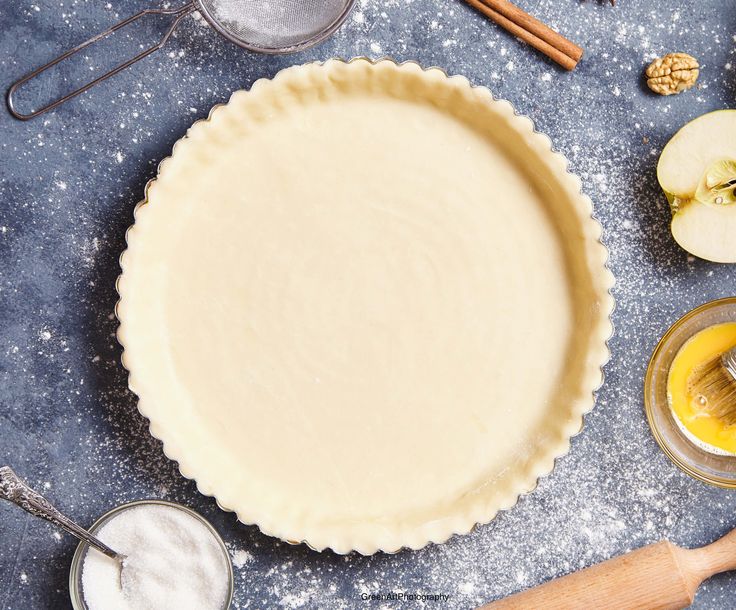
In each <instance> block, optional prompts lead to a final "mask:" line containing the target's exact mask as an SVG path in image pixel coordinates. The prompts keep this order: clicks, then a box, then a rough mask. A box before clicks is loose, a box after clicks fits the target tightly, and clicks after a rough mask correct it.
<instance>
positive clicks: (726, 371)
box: [687, 346, 736, 425]
mask: <svg viewBox="0 0 736 610" xmlns="http://www.w3.org/2000/svg"><path fill="white" fill-rule="evenodd" d="M687 385H688V391H689V392H690V395H691V396H696V397H697V400H698V402H699V403H700V404H701V406H702V407H703V409H704V410H705V411H707V412H708V413H710V414H711V415H713V416H715V417H717V418H718V419H720V420H721V421H723V422H724V423H726V424H728V425H732V424H736V346H734V347H732V348H731V349H730V350H728V351H727V352H725V353H723V354H721V355H720V356H718V357H716V358H713V359H712V360H709V361H708V362H706V363H705V364H703V365H702V366H699V367H697V368H696V369H695V370H693V372H692V373H691V374H690V378H689V379H688V381H687Z"/></svg>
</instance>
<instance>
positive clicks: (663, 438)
mask: <svg viewBox="0 0 736 610" xmlns="http://www.w3.org/2000/svg"><path fill="white" fill-rule="evenodd" d="M724 322H736V297H728V298H725V299H718V300H716V301H711V302H709V303H706V304H705V305H701V306H700V307H697V308H696V309H693V310H692V311H691V312H690V313H688V314H685V315H684V316H683V317H682V318H680V319H679V320H678V321H677V322H675V323H674V324H673V325H672V327H671V328H670V329H669V330H668V331H667V332H666V333H665V334H664V336H663V337H662V339H661V340H660V341H659V343H658V344H657V347H656V348H655V349H654V353H653V354H652V358H651V360H650V361H649V367H648V368H647V374H646V378H645V381H644V404H645V407H646V412H647V419H648V420H649V426H650V427H651V429H652V433H653V434H654V438H655V439H656V440H657V442H658V443H659V446H660V447H662V449H663V450H664V452H665V453H666V454H667V456H668V457H669V458H670V459H671V460H672V461H673V462H674V463H675V465H676V466H677V467H679V468H680V469H682V470H683V471H684V472H686V473H687V474H689V475H690V476H693V477H695V478H696V479H700V480H701V481H705V482H706V483H710V484H711V485H717V486H719V487H728V488H736V456H733V455H718V454H715V453H711V452H710V451H706V450H705V449H704V448H702V447H699V446H698V445H696V444H695V443H693V442H692V441H691V440H690V439H689V438H688V437H687V436H686V435H685V433H684V432H683V431H682V430H681V428H680V425H679V422H678V421H676V417H677V416H676V415H675V414H674V413H673V412H672V409H671V408H670V405H669V401H668V400H667V377H668V376H669V372H670V366H671V364H672V361H673V359H674V358H675V356H676V355H677V352H678V351H679V350H680V348H681V347H682V346H683V344H684V343H685V342H686V341H687V340H688V339H690V337H692V336H693V335H694V334H696V333H697V332H699V331H701V330H703V329H704V328H708V327H709V326H713V325H714V324H721V323H724Z"/></svg>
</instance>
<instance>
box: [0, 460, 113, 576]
mask: <svg viewBox="0 0 736 610" xmlns="http://www.w3.org/2000/svg"><path fill="white" fill-rule="evenodd" d="M0 499H1V500H9V501H10V502H12V503H13V504H17V505H18V506H20V507H21V508H22V509H23V510H25V511H27V512H29V513H31V514H32V515H33V516H34V517H41V518H42V519H46V521H49V522H51V523H53V524H54V525H56V526H58V527H60V528H62V529H64V530H66V531H67V532H69V533H70V534H72V535H73V536H76V537H77V538H79V539H80V540H83V541H84V542H86V543H88V544H90V545H91V546H93V547H94V548H96V549H97V550H98V551H100V552H102V553H104V554H105V555H107V556H108V557H111V558H112V559H114V560H115V561H117V562H119V563H120V564H122V562H123V560H124V559H125V555H122V554H120V553H116V552H115V551H113V550H112V549H111V548H110V547H109V546H107V545H106V544H105V543H104V542H102V541H100V540H98V539H97V538H95V537H94V536H93V535H92V534H90V533H89V532H88V531H87V530H86V529H84V528H83V527H80V526H79V525H77V524H76V523H74V521H72V520H71V519H70V518H69V517H67V516H66V515H63V514H61V513H60V512H59V511H58V510H57V509H56V508H54V506H53V505H52V504H51V502H49V501H48V500H47V499H46V498H44V497H43V496H42V495H41V494H40V493H38V492H37V491H34V490H33V489H31V488H30V487H28V485H26V484H25V483H24V482H23V481H22V480H21V478H20V477H19V476H18V475H17V474H15V473H14V472H13V469H12V468H10V467H9V466H2V467H0Z"/></svg>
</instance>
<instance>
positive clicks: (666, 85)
mask: <svg viewBox="0 0 736 610" xmlns="http://www.w3.org/2000/svg"><path fill="white" fill-rule="evenodd" d="M699 68H700V66H699V65H698V60H697V59H695V58H694V57H692V56H690V55H688V54H687V53H670V54H669V55H665V56H664V57H660V58H659V59H655V60H654V61H653V62H652V63H651V64H650V65H649V67H648V68H647V72H646V74H647V85H648V86H649V88H650V89H651V90H652V91H654V92H655V93H659V94H660V95H672V94H674V93H680V92H682V91H686V90H687V89H690V87H692V86H693V85H694V84H695V81H696V80H698V74H699V73H700V70H699Z"/></svg>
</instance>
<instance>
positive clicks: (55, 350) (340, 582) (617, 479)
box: [0, 0, 736, 610]
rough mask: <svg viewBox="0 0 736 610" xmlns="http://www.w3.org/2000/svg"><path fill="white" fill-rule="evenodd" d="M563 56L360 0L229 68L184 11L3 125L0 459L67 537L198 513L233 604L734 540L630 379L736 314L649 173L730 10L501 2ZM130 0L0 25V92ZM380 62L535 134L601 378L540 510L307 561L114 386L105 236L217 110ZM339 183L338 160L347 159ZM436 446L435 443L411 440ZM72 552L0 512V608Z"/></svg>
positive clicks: (293, 602) (525, 575)
mask: <svg viewBox="0 0 736 610" xmlns="http://www.w3.org/2000/svg"><path fill="white" fill-rule="evenodd" d="M518 4H519V5H520V6H521V7H523V8H525V9H526V10H528V11H530V12H532V13H533V14H535V15H536V16H537V17H539V18H540V19H541V20H543V21H545V22H546V23H548V24H550V25H551V26H553V27H555V28H557V29H559V30H560V31H562V32H563V33H565V34H566V35H567V36H569V37H570V38H571V39H573V40H575V41H576V42H578V43H579V44H580V45H581V46H583V47H584V48H585V51H586V54H585V58H584V60H583V62H582V63H581V64H580V66H579V67H578V68H577V69H576V70H575V71H574V72H572V73H566V72H564V71H562V70H560V69H558V68H557V67H556V66H555V65H553V64H552V63H550V62H549V61H547V60H546V59H545V58H543V57H541V56H540V55H539V54H537V53H536V52H535V51H533V50H532V49H531V48H529V47H528V46H526V45H524V44H523V43H521V42H519V41H518V40H516V39H514V38H513V37H511V36H509V35H508V34H507V33H505V32H504V31H502V30H500V29H499V28H498V27H497V26H496V25H495V24H492V23H490V22H488V21H487V20H485V19H484V18H483V17H482V16H480V15H479V14H478V13H476V12H475V11H473V10H472V9H471V8H469V7H468V6H466V5H465V4H464V3H462V2H460V1H459V0H423V1H419V0H413V1H412V0H386V1H383V2H379V1H377V0H360V1H359V2H358V3H357V4H356V7H355V9H354V11H353V13H352V14H351V16H350V17H349V18H348V20H347V22H346V24H345V26H344V27H343V28H341V29H340V30H339V31H338V33H337V34H336V35H335V36H333V37H332V38H331V39H330V40H329V41H327V42H325V43H324V44H322V45H320V46H318V47H316V48H314V49H311V50H309V51H307V52H303V53H299V54H296V55H291V56H265V55H256V54H253V53H250V52H246V51H244V50H242V49H240V48H238V47H237V46H235V45H233V44H232V43H230V42H228V41H227V40H225V39H223V38H222V37H221V36H220V35H218V34H217V33H216V32H215V31H214V30H213V29H212V28H210V27H209V26H208V25H207V24H206V23H205V22H204V21H203V20H202V19H197V18H196V16H189V17H187V18H186V19H184V20H183V22H182V23H181V25H180V26H179V28H178V29H177V31H176V33H175V35H174V36H173V37H172V38H171V39H170V40H169V41H168V43H167V44H166V46H165V47H164V48H163V49H162V50H161V51H159V52H157V53H155V54H153V55H152V56H150V57H149V58H147V59H145V60H143V61H142V62H140V63H139V64H137V65H135V66H133V67H132V68H130V69H128V70H127V71H126V72H124V73H122V74H120V75H118V76H116V77H115V78H113V79H112V80H110V81H108V82H106V83H104V84H102V85H100V86H98V87H96V88H95V89H93V90H92V91H91V92H89V93H87V94H84V95H83V96H81V97H79V98H77V99H75V100H73V101H71V102H69V103H68V104H66V105H65V106H63V107H61V108H59V109H57V110H56V111H55V112H52V113H49V114H47V115H44V116H43V117H40V118H37V119H35V120H33V121H30V122H26V123H22V122H19V121H16V120H14V119H12V118H11V117H10V115H9V114H8V113H7V112H5V111H4V110H3V111H0V464H5V463H7V464H10V465H12V466H13V467H14V468H15V469H16V470H17V471H18V472H19V473H20V474H21V475H22V476H24V477H25V478H26V479H27V480H28V482H29V483H30V484H31V485H33V486H35V487H37V488H38V489H40V490H42V491H43V492H44V493H46V494H47V495H48V496H49V497H50V498H51V499H52V500H53V501H54V502H55V503H56V504H57V505H58V506H59V507H62V508H63V509H64V510H65V511H67V512H68V513H69V514H70V515H72V516H73V517H75V518H76V519H77V520H79V521H80V522H81V523H83V524H90V523H92V522H93V521H94V520H95V519H96V518H97V517H98V516H99V515H100V514H102V513H103V512H105V511H107V510H108V509H110V508H112V507H113V506H115V505H117V504H119V503H121V502H125V501H128V500H134V499H139V498H146V497H157V498H167V499H171V500H175V501H179V502H182V503H184V504H186V505H188V506H191V507H193V508H195V509H196V510H198V511H200V512H201V513H202V514H204V515H205V516H206V517H207V518H208V519H210V520H211V521H212V522H213V524H214V525H215V526H216V527H217V529H218V530H219V531H220V532H221V533H222V535H223V537H224V538H225V540H226V541H227V544H228V546H229V548H230V550H231V552H232V554H233V557H234V559H235V564H236V567H235V573H236V589H237V590H236V594H235V600H234V603H233V607H234V608H326V609H337V608H362V607H371V608H379V607H381V608H399V607H417V608H423V607H441V606H442V607H448V608H470V607H473V606H475V605H477V604H479V603H481V602H485V601H489V600H491V599H494V598H497V597H500V596H503V595H507V594H509V593H512V592H514V591H517V590H520V589H522V588H525V587H528V586H532V585H535V584H538V583H540V582H542V581H544V580H546V579H549V578H551V577H554V576H558V575H560V574H563V573H566V572H568V571H571V570H575V569H578V568H581V567H584V566H586V565H589V564H591V563H594V562H598V561H601V560H603V559H606V558H608V557H610V556H612V555H614V554H617V553H621V552H624V551H627V550H630V549H633V548H636V547H639V546H641V545H644V544H647V543H649V542H653V541H656V540H658V539H660V538H663V537H667V538H669V539H670V540H672V541H674V542H676V543H678V544H681V545H685V546H698V545H702V544H705V543H707V542H710V541H711V540H713V539H715V538H716V537H718V536H720V535H722V534H724V533H725V532H726V531H728V530H729V529H730V528H731V527H733V526H735V525H736V496H734V493H733V492H732V491H728V490H723V489H717V488H715V487H709V486H707V485H705V484H703V483H700V482H698V481H696V480H693V479H691V478H689V477H688V476H687V475H685V474H683V473H682V472H680V471H679V470H678V469H677V468H675V467H674V466H673V465H672V464H671V463H670V462H669V461H668V459H667V458H666V457H665V456H664V454H663V453H662V452H661V451H660V450H659V448H658V446H657V445H656V443H655V441H654V439H653V438H652V435H651V434H650V432H649V429H648V427H647V424H646V420H645V416H644V409H643V403H642V383H643V381H642V380H643V375H644V370H645V367H646V363H647V360H648V358H649V355H650V353H651V351H652V349H653V347H654V346H655V344H656V342H657V340H658V339H659V337H660V336H661V335H662V333H663V332H664V331H665V330H666V329H667V327H668V326H669V325H670V324H671V323H672V322H674V321H675V320H676V319H677V318H678V317H679V316H681V315H682V314H684V313H685V312H687V311H688V310H689V309H691V308H693V307H694V306H696V305H699V304H701V303H703V302H705V301H707V300H709V299H712V298H716V297H722V296H728V295H733V294H734V293H736V268H734V267H729V266H727V265H716V264H712V263H707V262H704V261H700V260H696V259H693V258H691V257H688V255H687V254H686V253H685V252H684V251H682V250H681V249H680V248H678V247H677V245H676V244H675V243H674V242H673V240H672V238H671V236H670V234H669V231H668V221H669V212H668V209H667V205H666V202H665V199H664V197H663V196H662V194H661V193H660V191H659V189H658V187H657V184H656V177H655V166H656V161H657V157H658V154H659V152H660V151H661V149H662V147H663V145H664V144H665V143H666V141H667V140H668V139H669V138H670V137H671V135H672V134H673V133H674V132H675V131H676V130H677V129H678V128H679V127H680V126H681V125H683V124H684V123H685V122H687V121H688V120H690V119H692V118H694V117H696V116H698V115H700V114H702V113H704V112H707V111H710V110H715V109H720V108H727V107H734V103H735V100H734V98H735V96H736V68H735V67H734V66H736V4H735V3H733V2H723V0H682V1H680V2H668V3H663V2H661V1H657V0H640V1H638V2H634V1H632V0H619V2H618V3H617V5H616V6H615V7H613V6H610V4H609V3H608V2H599V1H594V0H587V1H581V0H534V1H532V0H518ZM152 6H155V3H153V2H146V1H144V0H117V1H115V2H109V3H106V2H105V0H13V1H12V2H11V1H5V2H3V3H2V4H0V23H2V28H1V31H0V86H2V87H3V88H5V87H7V86H8V85H10V83H11V82H12V81H14V80H15V79H17V78H19V77H21V76H22V75H24V74H25V73H27V72H28V71H29V70H31V69H33V68H35V67H37V66H39V65H41V64H42V63H44V62H46V61H48V60H49V59H51V58H52V57H54V56H55V55H56V54H58V53H59V52H61V51H63V50H65V49H67V48H68V47H70V46H72V45H75V44H77V43H79V42H80V41H82V40H84V39H85V38H87V37H89V36H90V35H92V34H93V33H95V32H97V31H99V30H101V29H104V28H106V27H107V26H109V25H111V24H112V23H114V22H115V21H117V20H118V19H120V18H123V17H127V16H128V15H131V14H133V13H134V12H136V11H138V10H141V9H143V8H149V7H152ZM164 29H165V24H164V23H163V22H162V21H160V20H156V19H150V20H148V21H147V22H146V23H145V24H143V25H142V26H141V27H136V28H133V29H132V30H131V31H129V32H128V31H125V32H123V33H122V34H119V35H116V36H115V37H114V39H113V40H111V41H108V42H105V43H102V44H101V45H100V46H99V47H95V48H90V49H88V50H86V51H85V52H84V54H83V57H81V58H80V60H79V61H74V62H69V63H68V64H66V63H65V64H62V65H60V66H59V67H58V69H56V70H55V71H54V72H53V73H52V74H49V75H48V76H47V77H44V78H43V80H42V81H41V82H39V83H38V84H34V85H33V86H29V87H28V89H26V90H25V91H24V94H23V96H22V98H23V102H24V104H26V105H24V108H28V104H32V103H34V101H39V100H42V99H51V98H52V97H53V96H54V94H55V93H58V92H61V91H63V90H68V89H69V88H71V87H72V86H73V85H74V83H77V82H80V81H79V79H80V78H81V77H85V76H89V75H92V74H94V73H95V70H101V69H102V68H104V67H109V66H111V65H112V64H113V63H114V62H115V61H116V59H119V58H121V57H122V54H123V53H125V52H126V51H127V52H130V50H131V49H137V48H138V47H137V45H138V44H139V42H141V41H144V40H145V41H148V40H153V39H154V38H155V37H156V36H160V34H161V33H162V32H163V30H164ZM673 51H684V52H688V53H691V54H692V55H694V56H696V57H697V58H698V59H699V60H700V62H701V64H702V65H703V66H704V67H703V70H702V74H701V77H700V80H699V83H698V86H697V88H695V89H693V90H691V91H689V92H686V93H683V94H682V95H678V96H674V97H669V98H663V97H659V96H655V95H653V94H651V93H650V92H648V90H647V89H646V87H645V85H644V81H643V78H642V70H643V68H644V66H645V65H646V64H647V63H648V62H649V61H651V59H653V58H654V57H655V56H659V55H663V54H665V53H667V52H673ZM359 55H365V56H370V57H381V56H390V57H393V58H395V59H397V60H400V61H403V60H410V59H411V60H417V61H419V62H420V63H421V64H422V65H424V66H432V65H437V66H440V67H442V68H444V69H445V70H447V71H448V72H450V73H452V74H464V75H465V76H467V77H468V78H469V79H470V80H471V81H472V82H473V83H475V84H480V85H485V86H488V87H489V88H490V89H491V90H492V91H493V92H494V94H495V95H496V96H498V97H500V98H505V99H508V100H509V101H511V102H512V103H513V104H514V106H515V107H516V109H517V110H518V111H519V112H520V113H523V114H526V115H528V116H529V117H531V118H532V119H533V120H534V122H535V123H536V125H537V128H538V129H539V130H540V131H543V132H544V133H547V134H548V135H549V136H550V137H551V138H552V140H553V142H554V144H555V147H556V148H557V149H558V150H559V151H561V152H562V153H564V154H565V155H566V156H567V157H568V159H569V160H570V168H571V170H572V171H574V172H575V173H577V174H578V175H580V176H581V178H582V180H583V184H584V190H585V192H586V193H587V194H589V195H590V196H591V198H592V199H593V201H594V204H595V213H596V216H597V217H598V218H599V219H600V221H601V222H602V224H603V227H604V231H605V242H606V245H607V246H608V247H609V249H610V253H611V258H610V266H611V269H612V270H613V272H614V274H615V275H616V278H617V281H618V283H617V286H616V288H615V291H614V295H615V297H616V300H617V309H616V311H615V313H614V323H615V326H616V329H617V332H616V335H615V337H614V338H613V340H612V341H611V342H610V347H611V350H612V361H611V362H610V364H609V365H608V366H607V367H606V369H605V372H606V381H605V384H604V386H603V388H602V389H601V390H600V392H599V394H598V401H597V405H596V407H595V409H594V411H593V412H592V413H591V414H590V415H588V416H587V417H586V421H585V427H584V429H583V431H582V433H581V434H580V435H578V436H577V437H576V438H575V439H574V440H573V442H572V447H571V450H570V453H569V454H568V455H567V456H566V457H564V458H562V459H560V460H559V461H558V462H557V466H556V468H555V470H554V472H553V473H552V474H551V475H550V476H548V477H546V478H544V479H543V480H542V481H541V482H540V485H539V487H538V489H537V490H536V491H534V492H533V493H532V494H530V495H528V496H525V497H523V498H522V499H521V500H520V501H519V503H518V504H517V505H516V506H515V507H514V508H513V509H512V510H509V511H507V512H504V513H502V514H500V515H499V516H498V517H497V518H496V519H495V520H493V522H492V523H490V524H488V525H482V526H479V527H478V528H476V530H475V531H474V532H473V533H472V534H470V535H467V536H460V537H454V538H453V539H451V540H450V541H449V542H448V543H446V544H443V545H440V546H435V545H432V546H429V547H427V548H425V549H423V550H421V551H418V552H402V553H400V554H398V555H393V556H390V555H382V554H379V555H375V556H373V557H362V556H356V555H351V556H348V557H342V556H338V555H335V554H332V553H329V552H326V553H321V554H318V553H315V552H312V551H310V550H309V549H307V548H306V547H304V546H296V547H292V546H289V545H286V544H284V543H281V542H278V541H276V540H274V539H271V538H269V537H266V536H264V535H262V534H261V533H260V532H259V531H258V530H257V528H255V527H252V526H245V525H242V524H239V523H237V522H236V520H235V518H234V516H233V515H232V514H229V513H225V512H223V511H221V510H219V509H218V508H217V506H216V504H215V502H214V501H213V500H212V499H210V498H206V497H203V496H201V495H199V494H198V493H197V491H196V488H195V485H194V484H193V483H192V482H190V481H187V480H185V479H184V478H183V477H182V476H180V475H179V473H178V471H177V469H176V465H175V464H173V463H170V462H169V461H167V460H166V459H165V457H164V456H163V454H162V452H161V447H160V444H159V443H158V442H156V441H155V440H153V439H152V438H151V437H150V436H149V434H148V432H147V424H146V422H145V421H144V419H143V418H142V417H141V416H140V415H139V414H138V412H137V410H136V401H135V398H134V396H133V395H132V394H131V393H130V392H129V391H128V390H127V386H126V376H125V373H124V371H123V369H122V367H121V365H120V363H119V359H120V348H119V346H118V344H117V343H116V341H115V335H114V333H115V329H116V322H115V319H114V316H113V308H114V305H115V301H116V293H115V278H116V276H117V275H118V271H119V269H118V256H119V255H120V252H121V251H122V250H123V248H124V234H125V229H126V228H127V227H128V226H129V225H130V224H131V222H132V211H133V208H134V206H135V204H136V202H137V201H138V200H140V199H141V197H142V193H143V187H144V185H145V183H146V182H147V181H148V180H149V179H151V178H152V177H154V176H155V173H156V166H157V164H158V162H159V161H160V160H161V159H162V158H164V157H166V156H167V155H168V154H169V153H170V151H171V147H172V145H173V143H174V142H175V141H176V140H177V139H179V138H180V137H182V135H184V133H185V131H186V129H187V127H188V126H189V125H190V124H191V123H192V122H193V121H195V120H196V119H199V118H202V117H205V116H206V115H207V112H208V111H209V109H210V108H211V107H212V106H213V105H214V104H217V103H221V102H225V101H226V100H227V99H228V97H229V95H230V93H231V92H232V91H234V90H237V89H240V88H248V87H249V86H250V85H252V83H253V82H254V81H255V80H256V79H258V78H269V77H272V76H273V75H274V74H275V73H276V72H278V71H279V70H280V69H281V68H283V67H286V66H289V65H292V64H296V63H303V62H308V61H312V60H323V59H327V58H330V57H343V58H350V57H353V56H359ZM346 162H349V160H346ZM428 442H435V443H437V450H438V451H441V450H442V439H428ZM74 548H75V541H74V540H73V539H72V538H71V537H70V536H68V535H66V534H64V535H59V534H58V533H57V532H56V531H55V530H54V529H53V528H52V527H51V526H49V525H48V524H46V523H45V522H43V521H40V520H38V519H33V518H32V517H30V516H29V515H27V514H26V513H24V512H23V511H21V510H20V509H18V508H16V507H14V506H12V505H10V504H8V503H2V505H0V583H1V585H2V586H0V608H2V609H3V610H10V609H12V610H18V609H20V610H26V609H35V608H54V609H55V608H67V607H69V601H68V599H69V598H68V588H67V578H68V571H69V564H70V561H71V556H72V553H73V551H74ZM392 591H394V592H406V593H427V594H439V593H444V594H447V595H449V596H450V599H449V601H448V602H447V603H445V604H440V603H438V602H431V601H423V602H422V601H419V602H396V601H384V602H379V601H374V602H371V601H362V600H361V595H362V594H364V593H377V594H380V593H384V594H386V593H389V592H392ZM735 594H736V576H735V575H728V574H726V575H721V576H718V577H716V578H713V579H712V580H710V581H709V582H707V583H705V584H704V585H703V587H702V588H701V590H700V592H699V594H698V596H697V598H696V600H695V605H694V607H696V608H714V609H715V608H733V607H736V595H735Z"/></svg>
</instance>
